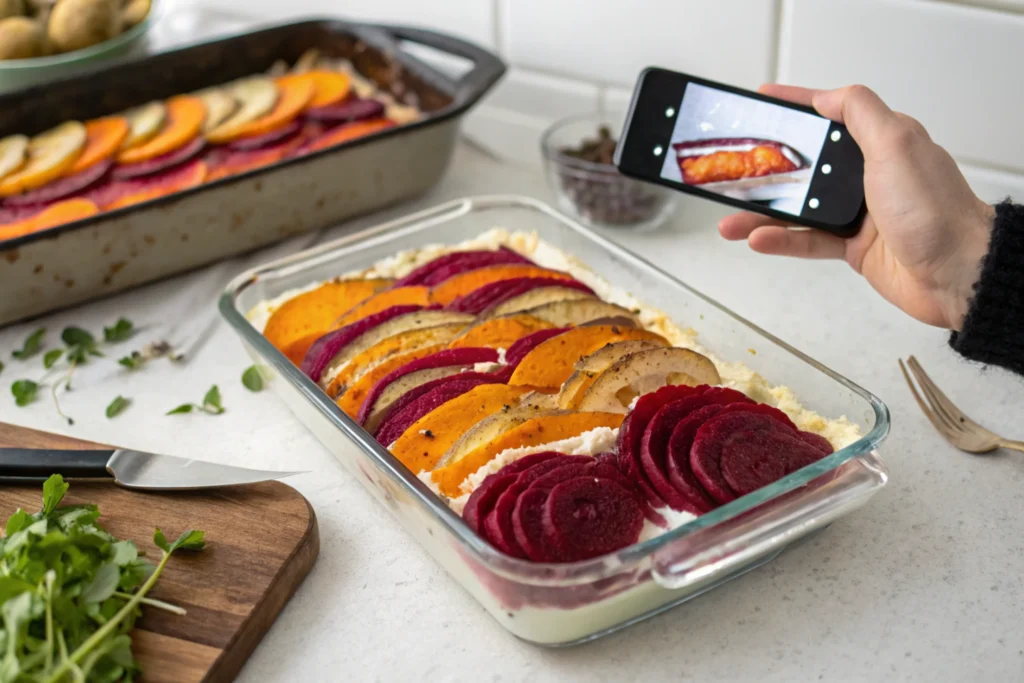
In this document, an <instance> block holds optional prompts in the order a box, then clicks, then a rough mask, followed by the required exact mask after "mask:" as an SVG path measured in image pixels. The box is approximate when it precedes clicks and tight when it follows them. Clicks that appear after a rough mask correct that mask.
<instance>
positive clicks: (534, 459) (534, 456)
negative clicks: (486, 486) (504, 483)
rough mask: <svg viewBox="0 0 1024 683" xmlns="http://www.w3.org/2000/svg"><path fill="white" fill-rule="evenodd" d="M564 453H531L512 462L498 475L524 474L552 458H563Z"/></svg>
mask: <svg viewBox="0 0 1024 683" xmlns="http://www.w3.org/2000/svg"><path fill="white" fill-rule="evenodd" d="M564 457H566V455H565V454H564V453H558V452H557V451H543V452H541V453H531V454H530V455H524V456H523V457H521V458H519V459H518V460H513V461H512V462H510V463H509V464H507V465H505V466H504V467H502V468H501V471H500V472H499V473H498V474H519V473H520V472H525V471H526V470H528V469H530V468H531V467H533V466H534V465H539V464H540V463H542V462H547V461H548V460H551V459H552V458H564Z"/></svg>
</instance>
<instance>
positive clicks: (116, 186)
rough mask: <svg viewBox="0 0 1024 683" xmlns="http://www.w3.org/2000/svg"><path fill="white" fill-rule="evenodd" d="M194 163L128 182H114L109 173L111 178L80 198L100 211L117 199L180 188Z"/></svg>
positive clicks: (180, 165) (193, 171)
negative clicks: (158, 189)
mask: <svg viewBox="0 0 1024 683" xmlns="http://www.w3.org/2000/svg"><path fill="white" fill-rule="evenodd" d="M196 163H197V162H196V161H195V160H192V161H188V162H186V163H184V164H179V165H177V166H175V167H174V168H168V169H163V170H161V171H159V172H157V173H153V174H151V175H147V176H142V177H138V178H131V179H128V180H115V179H114V178H113V173H111V176H109V177H108V178H107V179H106V180H104V181H103V182H100V183H98V184H96V185H94V186H93V187H91V188H89V189H88V190H86V191H84V192H82V195H81V196H82V197H83V198H84V199H88V200H90V201H92V202H93V203H94V204H96V206H98V207H100V209H103V208H104V207H106V206H110V205H111V204H113V203H114V202H116V201H117V200H119V199H122V198H124V197H127V196H129V195H133V194H137V193H139V192H144V191H147V190H154V189H157V188H160V187H165V186H168V185H170V186H178V187H180V186H181V181H182V179H183V178H188V177H190V176H192V175H193V174H194V173H195V169H196V167H195V164H196Z"/></svg>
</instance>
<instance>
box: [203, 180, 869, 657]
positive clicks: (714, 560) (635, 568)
mask: <svg viewBox="0 0 1024 683" xmlns="http://www.w3.org/2000/svg"><path fill="white" fill-rule="evenodd" d="M495 227H500V228H504V229H507V230H509V231H524V232H536V233H537V234H538V236H539V237H540V239H541V240H543V241H544V242H546V243H548V244H550V245H552V246H554V247H556V248H558V249H560V250H562V251H563V252H565V253H567V254H569V255H571V256H572V257H574V258H575V259H578V260H579V261H580V262H582V263H583V264H584V265H585V266H587V267H588V268H590V269H592V270H593V271H595V272H597V273H600V274H601V275H602V276H603V277H604V278H605V279H607V280H608V281H609V282H610V284H611V285H612V286H614V287H617V288H620V289H623V290H627V291H629V292H630V293H631V294H633V295H634V296H635V297H636V298H637V299H639V300H640V301H642V302H643V303H644V304H645V305H646V306H650V307H653V308H657V309H659V310H660V311H663V312H664V313H665V314H667V315H668V316H669V317H670V318H671V319H672V320H673V321H674V322H675V323H676V324H677V325H680V326H681V327H686V326H690V327H694V328H697V329H698V331H699V333H700V339H701V343H702V345H703V346H704V347H706V348H707V349H708V350H710V351H712V352H713V353H714V354H715V356H717V357H718V358H722V359H725V360H731V361H736V360H740V359H742V360H743V362H744V363H745V364H746V365H747V366H748V367H750V368H751V369H752V370H754V371H755V372H757V373H759V374H760V375H762V376H763V377H764V378H765V379H766V380H767V381H768V383H769V384H771V385H786V386H788V387H790V388H791V389H792V390H793V391H794V392H795V394H796V395H797V396H798V397H799V398H800V400H801V402H802V403H803V404H804V405H805V406H806V407H808V408H810V409H811V410H814V411H816V412H818V413H820V414H821V415H824V416H827V417H831V418H835V417H839V416H842V415H845V416H846V417H847V418H848V419H849V420H850V421H852V422H853V423H855V424H856V425H857V426H858V427H859V429H860V432H861V434H862V435H863V436H861V437H860V438H859V439H858V440H857V441H855V442H854V443H852V444H849V445H847V446H845V447H844V448H841V449H840V450H838V451H836V452H835V453H833V454H832V455H829V456H827V457H825V458H823V459H822V460H819V461H818V462H816V463H814V464H812V465H809V466H807V467H805V468H803V469H801V470H798V471H797V472H794V473H793V474H790V475H788V476H786V477H785V478H783V479H780V480H779V481H777V482H775V483H774V484H771V485H769V486H766V487H764V488H761V489H759V490H757V491H754V492H753V493H750V494H748V495H746V496H743V497H741V498H739V499H737V500H735V501H733V502H731V503H729V504H726V505H723V506H721V507H719V508H717V509H715V510H713V511H712V512H709V513H706V514H704V515H702V516H700V517H698V518H696V519H695V520H693V521H691V522H689V523H686V524H684V525H682V526H679V527H677V528H675V529H671V530H669V531H666V532H665V533H663V534H662V535H660V536H657V537H655V538H651V539H649V540H646V541H642V542H638V543H636V544H634V545H631V546H629V547H627V548H623V549H622V550H620V551H617V552H615V553H611V554H608V555H604V556H602V557H597V558H593V559H590V560H586V561H581V562H573V563H568V564H541V563H534V562H529V561H526V560H519V559H515V558H512V557H509V556H507V555H504V554H503V553H501V552H499V551H497V550H495V549H494V548H493V547H492V546H491V545H490V544H488V543H487V542H486V541H484V540H483V539H482V538H480V537H479V536H478V535H477V534H475V533H474V532H473V531H471V530H470V528H469V527H468V526H467V525H466V524H465V523H464V522H463V520H462V519H461V518H460V517H459V516H458V515H457V514H456V513H455V512H454V511H453V510H451V509H450V508H449V507H448V506H447V505H445V504H444V503H443V502H442V501H441V499H440V498H438V497H437V496H435V495H434V494H433V493H432V492H431V491H430V489H429V488H427V486H426V485H425V484H424V483H423V482H421V481H420V480H419V479H418V478H417V477H416V476H415V475H414V474H412V473H411V472H410V471H409V470H408V469H407V468H406V467H405V466H403V465H402V464H400V463H399V462H398V461H397V460H396V459H395V458H394V457H393V456H392V455H391V454H390V453H389V452H388V451H387V450H386V449H385V448H383V447H382V446H380V445H379V444H378V443H377V442H376V441H375V440H374V439H373V437H371V436H370V435H369V434H368V433H367V432H366V431H364V430H363V429H362V428H361V427H360V426H359V425H358V424H357V423H356V422H355V421H354V420H352V419H351V418H349V417H348V416H347V415H345V414H344V413H343V412H342V411H341V409H340V408H338V406H337V405H335V403H334V402H333V401H332V400H331V399H330V398H329V397H328V395H327V394H326V393H325V392H324V391H323V390H322V389H320V387H319V386H317V384H316V383H315V382H313V381H312V380H311V379H309V378H308V377H306V376H305V375H304V374H303V373H302V372H300V370H299V369H298V368H297V367H296V366H294V365H293V364H292V363H291V362H290V361H289V360H288V359H287V358H285V356H284V355H283V354H281V353H280V352H279V351H278V350H277V349H275V348H274V347H273V346H272V345H271V344H270V343H269V342H268V341H267V340H266V339H265V338H264V337H263V335H262V334H261V333H260V331H258V330H257V329H256V328H255V327H254V326H253V325H252V324H251V323H250V322H249V321H248V319H247V317H246V316H247V314H248V313H249V311H251V310H252V309H253V308H254V307H256V305H257V304H259V303H260V302H262V301H266V300H269V299H273V298H275V297H278V296H280V295H281V294H282V293H284V292H287V291H289V290H293V289H296V288H301V287H305V286H308V285H310V284H311V283H314V282H319V281H323V280H327V279H330V278H333V277H336V276H338V275H341V274H343V273H348V272H351V271H357V270H362V269H365V268H368V267H370V266H371V265H373V264H374V263H376V262H377V261H380V260H382V259H384V258H388V257H391V256H393V255H394V254H395V253H397V252H399V251H404V250H409V249H416V248H420V247H425V246H428V245H437V244H456V243H459V242H463V241H465V240H469V239H472V238H474V237H477V236H478V235H480V234H481V233H484V232H486V231H488V230H490V229H492V228H495ZM220 309H221V312H222V314H223V315H224V317H225V318H226V319H227V320H228V322H229V323H230V324H231V325H232V326H233V327H234V328H235V330H236V331H237V332H238V334H239V335H240V336H241V338H242V342H243V344H244V346H245V347H246V349H247V351H248V352H249V353H250V354H251V355H252V357H253V358H254V360H255V361H256V362H257V364H258V365H259V366H260V368H261V370H262V371H263V373H264V376H265V377H266V378H267V380H268V382H269V384H270V386H272V387H273V388H274V389H275V390H276V391H277V392H278V393H279V394H280V395H281V396H282V398H284V400H285V402H286V403H287V404H288V406H289V407H290V409H291V410H292V412H293V413H294V414H295V415H296V416H297V417H298V418H299V419H300V420H301V421H302V422H303V423H304V424H305V425H306V426H307V427H308V428H309V429H310V430H311V431H312V432H313V433H314V434H315V435H316V436H317V438H318V439H319V440H320V441H321V442H322V443H323V444H324V445H325V446H326V447H327V448H328V449H329V450H330V451H331V452H332V453H334V455H335V456H336V457H337V458H338V459H339V460H340V461H341V463H342V464H343V465H344V466H345V468H346V469H347V470H348V471H349V472H351V473H352V474H353V476H355V477H356V478H357V479H359V480H360V481H361V482H362V483H363V485H364V486H365V487H366V488H367V489H368V490H369V491H370V492H371V493H372V494H373V495H374V496H375V497H376V498H377V499H378V500H379V501H380V502H381V503H382V504H383V505H384V506H385V507H387V508H388V509H389V510H391V512H392V513H393V514H394V515H395V516H396V517H397V518H398V520H399V521H400V522H401V523H402V524H403V526H404V527H405V528H406V529H407V530H408V531H409V532H410V533H411V534H412V535H413V536H414V537H416V539H417V540H418V541H419V542H420V543H421V544H422V545H423V546H424V547H425V548H426V549H427V550H428V551H429V552H430V553H431V554H432V555H433V556H434V558H435V559H436V560H437V561H438V562H439V563H440V564H441V565H442V566H443V567H444V568H445V569H446V570H447V571H448V572H449V574H451V576H452V577H453V578H454V579H455V580H456V581H458V582H459V583H460V584H461V585H462V586H463V587H464V588H465V589H466V590H467V591H469V592H470V593H471V594H472V595H473V596H474V597H475V598H476V599H477V600H479V602H480V603H481V604H482V605H483V606H484V607H485V608H486V609H487V611H488V612H490V614H491V615H492V616H493V617H494V618H495V619H497V620H498V621H499V622H500V623H501V624H502V625H503V626H504V627H505V628H507V629H508V630H509V631H511V632H512V633H513V634H515V635H516V636H518V637H520V638H522V639H524V640H528V641H531V642H534V643H539V644H543V645H571V644H576V643H579V642H583V641H586V640H589V639H592V638H596V637H599V636H601V635H604V634H607V633H609V632H611V631H614V630H616V629H618V628H621V627H624V626H626V625H629V624H631V623H635V622H636V621H639V620H641V619H644V618H646V617H649V616H651V615H653V614H656V613H658V612H661V611H663V610H665V609H667V608H668V607H671V606H673V605H676V604H679V603H681V602H683V601H685V600H687V599H690V598H692V597H695V596H696V595H698V594H700V593H702V592H704V591H706V590H709V589H710V588H713V587H715V586H717V585H719V584H721V583H723V582H725V581H727V580H729V579H731V578H733V577H735V576H738V575H739V574H742V573H744V572H746V571H748V570H750V569H752V568H754V567H756V566H758V565H760V564H762V563H764V562H767V561H768V560H770V559H772V558H773V557H775V556H776V555H777V554H778V553H779V552H781V551H782V550H783V549H784V548H785V547H786V546H787V545H789V544H790V543H792V542H794V541H796V540H798V539H800V538H802V537H804V536H806V535H808V534H810V533H812V532H814V531H816V530H818V529H821V528H823V527H824V526H826V525H828V524H829V523H830V522H832V521H833V520H835V519H836V518H838V517H840V516H841V515H844V514H846V513H848V512H850V511H852V510H854V509H856V508H858V507H860V506H861V505H863V504H864V503H865V502H866V501H867V500H868V499H869V498H870V497H871V496H872V495H874V494H875V493H877V492H878V490H879V489H881V488H882V486H884V485H885V483H886V479H887V472H886V469H885V466H884V464H883V463H882V461H881V460H880V458H879V456H878V454H877V452H876V448H877V446H878V445H879V443H880V442H881V441H882V440H883V439H884V438H885V436H886V434H887V433H888V430H889V413H888V410H887V409H886V407H885V405H884V404H883V403H882V402H881V401H880V400H879V399H878V398H876V397H875V396H873V395H872V394H870V393H869V392H867V391H865V390H864V389H862V388H860V387H859V386H857V385H855V384H854V383H853V382H851V381H849V380H848V379H846V378H844V377H842V376H840V375H837V374H836V373H834V372H832V371H831V370H829V369H828V368H826V367H824V366H822V365H821V364H819V363H817V362H816V361H814V360H812V359H810V358H808V357H807V356H805V355H803V354H802V353H800V352H799V351H797V350H796V349H794V348H792V347H790V346H789V345H787V344H785V343H784V342H782V341H781V340H779V339H777V338H775V337H773V336H772V335H770V334H768V333H767V332H764V331H763V330H760V329H759V328H757V327H755V326H754V325H752V324H750V323H749V322H747V321H745V320H743V319H742V318H740V317H738V316H736V315H735V314H733V313H732V312H730V311H729V310H727V309H726V308H724V307H722V306H720V305H719V304H717V303H715V302H714V301H712V300H711V299H709V298H707V297H706V296H704V295H702V294H700V293H699V292H697V291H695V290H693V289H691V288H690V287H688V286H686V285H684V284H683V283H681V282H679V281H678V280H676V279H675V278H673V277H672V276H670V275H669V274H667V273H665V272H664V271H662V270H660V269H658V268H657V267H655V266H653V265H652V264H650V263H648V262H646V261H644V260H643V259H641V258H640V257H638V256H636V255H635V254H633V253H631V252H629V251H627V250H625V249H623V248H622V247H619V246H617V245H616V244H614V243H613V242H611V241H609V240H606V239H604V238H603V237H601V236H599V235H597V234H596V233H594V232H592V231H591V230H589V229H587V228H585V227H583V226H582V225H580V224H578V223H576V222H574V221H573V220H571V219H569V218H567V217H565V216H563V215H561V214H559V213H558V212H556V211H555V210H553V209H551V208H550V207H548V206H547V205H545V204H543V203H541V202H538V201H535V200H532V199H527V198H523V197H514V196H486V197H473V198H467V199H462V200H457V201H453V202H449V203H446V204H442V205H440V206H438V207H435V208H433V209H429V210H426V211H423V212H420V213H417V214H414V215H411V216H408V217H406V218H402V219H399V220H396V221H392V222H390V223H386V224H384V225H380V226H378V227H375V228H371V229H369V230H366V231H363V232H361V233H358V234H354V235H351V236H348V237H345V238H342V239H340V240H337V241H335V242H332V243H330V244H325V245H323V246H320V247H317V248H314V249H310V250H308V251H305V252H302V253H299V254H296V255H293V256H290V257H287V258H284V259H280V260H278V261H275V262H273V263H268V264H266V265H265V266H262V267H259V268H255V269H253V270H250V271H248V272H246V273H243V274H242V275H240V276H239V277H238V278H236V279H235V280H234V281H233V282H232V283H231V284H230V285H229V287H228V289H227V291H226V292H225V293H224V295H223V296H222V297H221V300H220ZM751 348H756V350H757V354H756V355H751V354H750V353H748V351H747V350H748V349H751ZM343 436H344V437H347V439H346V438H343Z"/></svg>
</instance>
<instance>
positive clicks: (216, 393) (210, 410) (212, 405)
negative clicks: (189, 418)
mask: <svg viewBox="0 0 1024 683" xmlns="http://www.w3.org/2000/svg"><path fill="white" fill-rule="evenodd" d="M193 410H199V411H202V412H204V413H206V414H207V415H220V414H221V413H223V412H224V410H225V408H224V406H223V405H222V404H221V401H220V389H219V388H218V387H217V385H216V384H214V385H213V386H212V387H210V390H209V391H207V392H206V395H205V396H203V402H202V403H201V404H199V403H182V404H181V405H180V406H178V407H177V408H173V409H171V410H168V411H167V414H168V415H181V414H183V413H191V412H192V411H193Z"/></svg>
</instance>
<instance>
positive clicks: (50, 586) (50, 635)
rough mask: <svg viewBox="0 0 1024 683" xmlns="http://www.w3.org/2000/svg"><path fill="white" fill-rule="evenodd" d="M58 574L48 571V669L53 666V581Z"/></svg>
mask: <svg viewBox="0 0 1024 683" xmlns="http://www.w3.org/2000/svg"><path fill="white" fill-rule="evenodd" d="M55 579H56V575H55V574H54V573H53V571H52V570H51V571H48V572H46V670H47V671H49V670H50V667H52V666H53V582H54V580H55Z"/></svg>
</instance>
